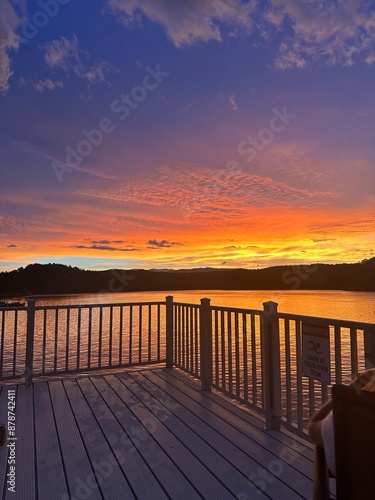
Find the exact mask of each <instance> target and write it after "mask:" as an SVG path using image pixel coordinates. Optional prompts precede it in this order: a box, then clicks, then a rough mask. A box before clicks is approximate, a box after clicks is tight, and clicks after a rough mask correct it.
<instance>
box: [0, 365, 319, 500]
mask: <svg viewBox="0 0 375 500" xmlns="http://www.w3.org/2000/svg"><path fill="white" fill-rule="evenodd" d="M187 380H188V379H186V377H184V376H183V374H182V373H181V372H179V371H178V370H167V369H165V368H160V367H159V368H158V369H152V368H150V367H147V368H146V369H140V370H132V371H131V372H117V373H116V374H115V373H106V374H103V373H100V374H99V373H98V374H95V375H93V374H90V375H87V376H85V375H80V376H75V377H72V376H71V377H69V379H65V378H64V377H61V379H60V380H55V381H43V382H35V383H34V385H33V386H32V387H25V386H21V385H20V386H17V399H16V437H17V438H18V439H17V475H16V480H17V481H16V482H17V485H16V491H17V493H16V494H13V493H12V496H11V493H10V492H9V494H7V491H6V468H7V449H6V447H1V448H0V480H1V479H3V483H2V484H3V489H2V490H0V498H3V499H4V498H15V499H18V498H19V499H21V500H23V499H24V498H27V500H29V499H33V498H35V499H37V500H50V499H52V498H56V499H60V500H72V499H78V498H90V499H103V500H109V499H111V500H112V498H113V499H114V500H117V499H119V500H120V499H121V500H122V499H127V498H129V499H131V498H137V499H138V500H143V499H145V500H146V499H148V498H150V499H151V498H152V499H153V500H154V499H155V500H166V499H170V500H177V499H178V500H180V499H181V500H195V499H206V500H211V499H215V500H216V499H219V500H220V499H223V500H226V499H228V500H229V499H230V498H236V499H237V500H252V499H254V498H271V499H275V500H276V499H277V500H298V499H302V500H303V499H304V500H306V499H311V498H312V452H311V448H309V445H308V444H307V445H306V446H305V447H303V448H302V447H301V444H302V445H303V444H304V442H303V440H302V438H300V437H299V438H297V439H294V436H293V434H291V432H290V431H285V430H284V429H283V428H281V429H280V430H278V431H266V430H265V429H264V428H263V426H264V419H263V417H262V416H260V417H258V416H257V415H255V414H252V413H251V411H250V410H247V411H245V410H243V409H242V408H241V407H240V406H234V405H232V404H231V402H230V400H229V399H228V398H224V397H222V396H221V395H220V394H219V393H215V392H212V393H208V392H201V391H200V390H199V386H197V384H196V383H195V382H193V381H192V380H188V381H187ZM9 388H10V387H9V386H7V387H0V419H5V420H6V418H7V400H8V397H7V390H8V389H9ZM3 415H4V417H3ZM34 418H35V422H34V420H33V419H34ZM5 423H6V422H5ZM21 441H22V442H21ZM296 446H297V447H296ZM295 447H296V448H295ZM256 488H258V489H256Z"/></svg>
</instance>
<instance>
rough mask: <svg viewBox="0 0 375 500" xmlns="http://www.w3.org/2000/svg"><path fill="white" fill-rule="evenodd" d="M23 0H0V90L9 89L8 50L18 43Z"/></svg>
mask: <svg viewBox="0 0 375 500" xmlns="http://www.w3.org/2000/svg"><path fill="white" fill-rule="evenodd" d="M25 11H26V2H25V0H13V1H10V0H1V2H0V91H1V92H3V93H6V92H7V91H8V90H9V79H10V78H11V76H12V75H13V71H12V68H11V59H10V55H9V52H10V51H12V50H17V49H18V47H19V45H20V40H19V37H18V36H17V29H18V28H19V27H20V26H21V24H22V22H23V21H24V14H25Z"/></svg>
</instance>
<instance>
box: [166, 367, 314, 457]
mask: <svg viewBox="0 0 375 500" xmlns="http://www.w3.org/2000/svg"><path fill="white" fill-rule="evenodd" d="M165 371H166V372H167V373H168V374H169V375H171V376H173V377H175V378H177V380H180V381H182V382H184V384H185V385H186V376H185V375H184V374H183V373H182V372H180V371H179V370H175V369H173V370H165ZM187 385H189V386H191V387H194V388H196V390H198V391H199V390H200V386H199V384H197V383H194V382H191V383H190V384H187ZM205 395H206V397H207V398H209V399H212V400H213V401H215V402H216V403H218V404H219V405H221V406H223V407H224V408H226V409H228V410H229V411H230V412H232V413H235V414H236V415H237V416H239V417H240V418H242V419H244V420H245V421H246V422H247V423H248V424H250V425H251V426H253V427H256V428H258V429H264V426H265V422H264V417H263V416H262V415H261V414H258V413H256V410H253V411H251V409H250V408H246V409H245V408H243V407H241V406H239V404H238V402H237V401H235V400H230V398H229V399H226V398H225V397H223V396H222V395H221V394H220V395H218V394H216V393H215V392H206V393H205ZM272 436H273V437H274V438H275V439H277V440H278V441H280V443H284V442H285V438H286V437H289V438H290V439H291V440H292V441H293V442H294V443H300V444H302V445H303V446H302V447H301V449H300V450H299V454H300V455H303V456H304V457H306V458H307V460H308V461H309V462H310V463H312V457H313V454H312V452H313V445H312V444H311V443H309V442H308V435H307V434H306V438H305V439H303V438H301V437H300V436H299V435H297V434H295V433H293V432H292V431H290V430H288V429H285V428H283V429H282V430H280V431H279V430H276V429H275V430H273V431H272Z"/></svg>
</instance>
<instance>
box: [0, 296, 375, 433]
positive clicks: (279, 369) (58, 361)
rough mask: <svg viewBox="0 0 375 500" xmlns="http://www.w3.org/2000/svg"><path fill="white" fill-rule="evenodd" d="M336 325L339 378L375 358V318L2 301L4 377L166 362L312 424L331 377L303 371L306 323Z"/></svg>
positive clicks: (168, 304) (273, 415) (279, 420)
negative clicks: (9, 304) (321, 377)
mask: <svg viewBox="0 0 375 500" xmlns="http://www.w3.org/2000/svg"><path fill="white" fill-rule="evenodd" d="M304 323H310V324H314V325H324V327H325V328H328V329H329V336H330V345H331V349H330V358H331V359H330V361H331V368H332V370H331V371H332V373H331V384H330V385H332V384H334V383H348V382H350V380H352V379H353V378H354V376H355V375H357V373H359V372H360V371H362V370H363V369H365V368H372V367H374V366H375V325H374V324H371V323H361V322H352V321H344V320H337V319H329V318H319V317H311V316H302V315H296V314H286V313H282V312H279V311H278V310H277V304H276V303H274V302H265V303H264V304H263V310H249V309H240V308H233V307H219V306H212V305H211V303H210V299H202V300H201V303H200V304H187V303H182V302H174V301H173V297H171V296H169V297H167V298H166V301H165V302H138V303H121V304H117V303H116V304H114V303H109V304H92V305H64V306H39V305H36V303H35V301H34V300H29V301H28V303H27V307H6V308H0V329H1V330H0V380H12V379H16V378H23V377H24V378H25V383H26V384H30V383H31V381H32V378H33V377H37V376H41V375H59V374H65V373H69V372H82V371H89V370H98V369H104V368H117V367H125V366H130V365H140V364H152V363H166V366H167V367H170V368H172V367H174V366H175V367H178V368H180V369H181V370H184V371H185V372H187V373H189V374H191V375H193V376H194V377H197V378H199V379H200V380H201V388H202V390H207V391H209V390H211V388H215V389H217V390H220V391H222V392H224V393H225V394H227V395H228V396H230V397H231V398H234V399H236V400H238V401H240V402H242V403H245V404H246V405H248V406H250V407H252V408H254V409H255V410H257V411H258V412H261V413H262V414H264V415H265V417H266V425H267V428H270V429H272V428H278V427H279V426H280V425H284V426H286V427H289V428H291V430H293V431H295V432H301V433H303V432H304V429H305V428H306V424H307V422H308V420H309V418H310V417H311V415H312V414H313V413H314V412H315V411H316V409H317V408H318V407H319V406H320V405H321V404H322V403H323V402H324V401H326V399H327V398H328V397H329V387H330V386H329V385H328V384H327V383H325V382H318V381H316V380H313V379H311V378H308V377H306V376H304V375H303V370H302V325H303V324H304Z"/></svg>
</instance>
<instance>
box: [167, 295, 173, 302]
mask: <svg viewBox="0 0 375 500" xmlns="http://www.w3.org/2000/svg"><path fill="white" fill-rule="evenodd" d="M165 300H166V301H167V302H173V295H167V296H166V297H165Z"/></svg>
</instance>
